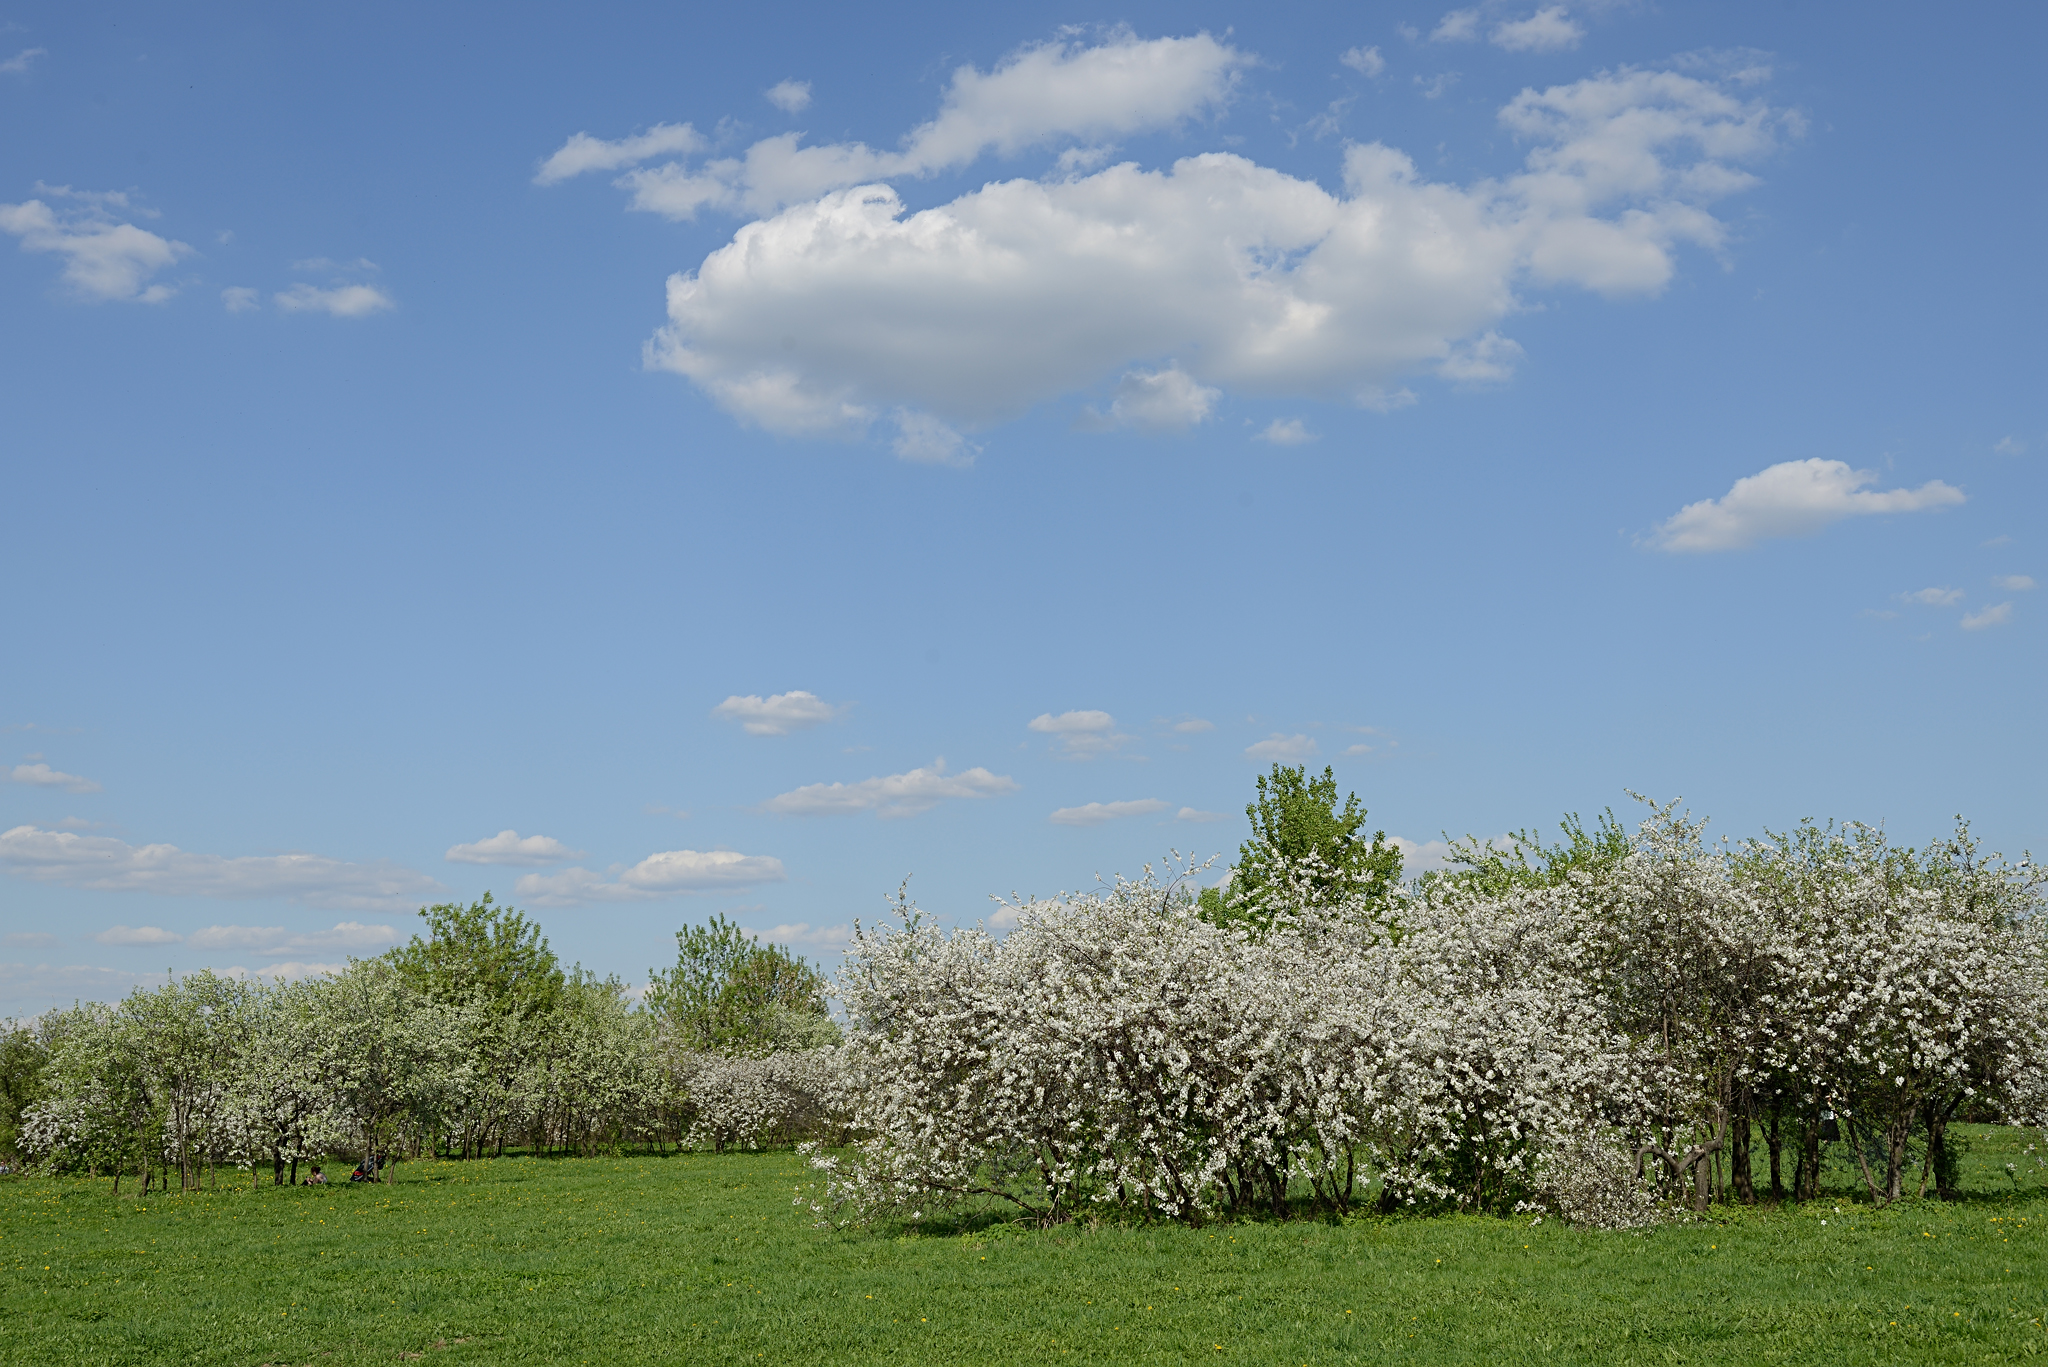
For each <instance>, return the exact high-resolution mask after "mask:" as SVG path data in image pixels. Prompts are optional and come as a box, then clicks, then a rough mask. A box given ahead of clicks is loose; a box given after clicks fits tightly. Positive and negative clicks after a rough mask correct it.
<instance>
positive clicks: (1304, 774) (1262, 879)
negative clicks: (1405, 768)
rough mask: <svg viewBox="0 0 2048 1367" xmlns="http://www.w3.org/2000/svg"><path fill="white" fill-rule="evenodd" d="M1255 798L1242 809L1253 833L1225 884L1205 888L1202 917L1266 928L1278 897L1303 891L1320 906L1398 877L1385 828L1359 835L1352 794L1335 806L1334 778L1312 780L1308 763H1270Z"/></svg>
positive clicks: (1374, 895)
mask: <svg viewBox="0 0 2048 1367" xmlns="http://www.w3.org/2000/svg"><path fill="white" fill-rule="evenodd" d="M1257 788H1258V796H1257V797H1256V798H1255V799H1254V800H1253V801H1252V802H1251V803H1249V804H1248V805H1247V806H1246V807H1245V809H1244V814H1245V816H1246V817H1247V818H1248V819H1249V820H1250V821H1251V823H1252V838H1251V839H1249V840H1247V841H1245V842H1244V844H1243V845H1242V846H1241V847H1240V848H1239V850H1238V857H1237V866H1236V868H1235V870H1234V873H1233V876H1232V878H1231V880H1230V882H1229V884H1228V886H1227V887H1224V888H1207V889H1204V890H1203V892H1202V895H1201V899H1200V906H1201V910H1202V915H1203V916H1204V918H1206V919H1208V920H1210V921H1214V922H1216V923H1217V924H1219V925H1220V924H1228V923H1232V922H1236V923H1243V924H1251V925H1266V924H1268V923H1270V922H1271V920H1272V917H1273V915H1274V914H1275V910H1276V906H1275V903H1276V899H1278V898H1280V897H1281V896H1282V895H1283V894H1284V895H1285V896H1286V897H1288V898H1294V897H1299V896H1301V895H1303V894H1304V893H1306V894H1307V895H1309V896H1310V897H1312V899H1313V900H1314V901H1315V902H1316V903H1317V904H1318V905H1322V906H1335V905H1337V904H1339V903H1342V902H1346V901H1350V900H1354V899H1359V898H1363V899H1367V900H1375V899H1378V898H1381V897H1384V896H1386V895H1387V894H1388V893H1389V892H1391V891H1393V889H1394V888H1395V887H1396V886H1398V885H1399V883H1400V881H1401V851H1400V848H1399V847H1398V846H1396V845H1392V844H1389V843H1388V841H1387V835H1386V832H1385V831H1375V832H1373V835H1372V838H1371V839H1370V840H1368V839H1366V837H1365V835H1364V834H1363V832H1364V828H1365V818H1366V815H1367V813H1366V810H1365V808H1364V807H1362V806H1361V805H1359V801H1358V794H1356V793H1351V794H1348V795H1347V796H1346V797H1345V799H1344V803H1343V806H1341V807H1339V806H1338V804H1337V775H1336V773H1335V771H1334V770H1332V769H1330V768H1328V767H1327V766H1326V767H1325V768H1324V769H1323V772H1322V775H1321V776H1320V777H1312V776H1311V775H1310V774H1309V772H1308V767H1307V766H1306V765H1298V766H1289V765H1285V764H1276V765H1274V766H1273V772H1272V773H1270V774H1261V775H1260V776H1259V778H1258V783H1257Z"/></svg>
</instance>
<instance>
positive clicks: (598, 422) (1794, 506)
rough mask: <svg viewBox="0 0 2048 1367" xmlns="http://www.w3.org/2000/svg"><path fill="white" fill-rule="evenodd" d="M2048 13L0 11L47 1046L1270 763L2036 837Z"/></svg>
mask: <svg viewBox="0 0 2048 1367" xmlns="http://www.w3.org/2000/svg"><path fill="white" fill-rule="evenodd" d="M2044 28H2048V20H2044V18H2043V17H2042V15H2041V12H2040V11H2039V10H2038V8H2035V7H2028V6H2018V5H2013V6H2002V7H2001V6H1985V7H1980V8H1977V9H1973V10H1972V11H1971V12H1970V14H1969V16H1968V17H1967V19H1964V18H1962V17H1960V16H1956V15H1947V14H1937V13H1935V12H1932V11H1924V10H1923V11H1911V10H1908V9H1906V8H1903V7H1896V8H1895V7H1880V8H1879V9H1876V10H1873V9H1871V8H1870V7H1864V6H1849V5H1818V4H1810V3H1808V4H1799V5H1796V6H1793V5H1780V4H1770V5H1754V6H1749V5H1716V6H1665V7H1655V6H1648V5H1639V6H1629V5H1620V6H1614V5H1607V6H1586V5H1562V6H1558V5H1550V6H1544V5H1535V4H1529V3H1526V2H1525V3H1521V4H1515V5H1480V6H1477V7H1473V8H1469V9H1452V10H1446V9H1444V8H1442V7H1441V6H1439V7H1435V8H1428V7H1401V6H1389V7H1373V8H1364V7H1350V8H1344V9H1341V10H1340V9H1338V8H1335V7H1313V8H1311V7H1290V6H1261V7H1251V8H1235V7H1231V6H1227V5H1221V4H1206V3H1200V4H1177V5H1173V6H1170V7H1169V6H1163V5H1157V6H1135V7H1124V8H1120V9H1117V10H1113V11H1090V10H1077V9H1073V8H1070V7H1064V6H1009V7H1004V8H1003V9H1002V11H1001V13H1000V14H999V15H998V14H996V13H995V12H993V11H988V10H981V9H975V8H974V7H960V6H926V7H918V6H910V5H899V6H895V7H892V8H891V9H890V10H889V11H887V13H886V14H884V15H880V16H878V14H877V12H875V11H872V10H868V11H851V10H848V9H846V8H845V7H837V6H835V7H809V6H749V7H733V8H732V9H731V10H729V11H722V12H714V11H711V10H709V9H705V8H691V7H672V6H664V7H614V8H609V9H593V8H590V7H576V8H574V9H568V8H562V9H540V8H507V7H502V6H494V7H491V8H488V9H485V8H482V7H461V6H447V7H439V8H437V9H435V10H433V11H431V12H427V13H422V12H421V11H419V9H418V8H417V7H412V6H408V7H404V8H399V7H396V6H388V7H380V6H372V5H364V6H353V7H349V8H348V9H346V10H345V11H331V12H320V13H315V12H314V11H311V10H305V9H279V8H277V7H272V6H253V5H252V6H244V7H185V8H183V9H182V10H181V11H179V12H177V13H170V12H166V11H164V10H162V8H161V7H156V6H147V7H145V6H132V7H127V6H118V5H94V6H78V5H63V6H59V5H54V4H41V5H39V4H27V5H16V6H14V7H12V8H11V9H8V10H6V11H4V12H0V48H4V51H0V121H4V126H5V128H6V129H7V136H6V137H4V138H0V317H4V320H5V325H4V327H0V412H4V415H5V416H4V421H0V468H4V474H5V488H6V490H7V498H6V509H7V514H8V516H7V518H6V534H5V536H4V537H0V572H4V575H5V582H6V584H7V586H8V591H7V595H6V603H7V609H6V614H5V621H6V630H5V634H4V640H5V643H6V649H5V652H4V654H0V747H4V752H0V776H5V777H6V778H7V779H8V781H7V782H5V783H0V930H4V932H5V943H4V944H0V964H4V967H0V1011H4V1012H24V1011H33V1010H37V1009H41V1008H43V1007H46V1006H49V1005H51V1004H52V1003H53V1002H59V1001H65V1002H68V1001H69V1000H71V999H72V998H73V997H74V996H79V995H83V996H88V997H90V996H110V995H118V994H120V993H122V992H124V991H125V990H127V988H128V987H129V986H131V985H132V984H134V983H136V982H139V981H149V980H151V975H153V974H159V973H161V972H162V971H163V970H164V969H165V968H167V967H168V968H172V969H178V970H184V969H189V968H196V967H199V966H202V965H210V966H213V967H216V968H222V969H228V968H235V969H241V970H243V971H246V972H265V973H280V972H282V973H297V972H306V971H316V970H317V967H318V966H319V965H322V964H333V963H338V962H341V961H342V960H343V959H344V958H345V957H346V956H347V955H348V954H350V953H365V952H374V951H375V950H377V949H379V948H381V947H383V946H384V945H385V944H388V943H390V942H391V940H392V938H393V937H394V936H402V935H405V934H409V933H411V925H410V924H409V923H410V922H411V921H412V917H411V911H412V909H414V908H415V907H417V906H418V905H420V904H421V903H422V902H425V901H435V900H444V899H449V898H464V899H467V898H470V897H473V896H476V895H479V894H481V893H482V892H483V891H484V890H486V889H489V890H491V891H493V892H494V893H495V894H496V895H497V896H498V897H499V898H500V900H509V901H512V902H513V903H515V904H516V905H519V906H521V907H522V908H525V909H527V910H529V911H530V912H531V913H532V914H534V915H535V916H537V918H538V919H539V920H540V922H541V923H542V925H543V926H544V928H545V929H546V931H547V933H548V934H549V935H550V937H551V938H552V940H553V942H554V944H555V945H556V947H557V948H558V949H559V950H560V951H561V952H562V953H563V954H564V956H565V958H569V959H574V960H579V961H581V962H582V963H584V964H586V965H588V966H590V967H592V968H595V969H598V970H600V971H604V972H618V973H619V974H621V975H622V976H624V977H626V978H627V979H628V980H630V981H635V982H637V981H639V979H640V976H641V974H642V973H643V972H644V970H645V969H646V967H647V966H648V965H650V964H655V963H659V962H662V961H664V960H666V959H667V958H668V957H669V956H670V955H671V954H672V952H673V951H672V942H671V940H670V936H671V933H672V932H673V930H674V929H675V928H676V926H678V925H679V924H681V923H683V922H684V921H700V920H703V919H704V918H706V917H708V916H709V915H711V914H712V913H714V912H722V913H725V914H729V915H732V916H734V917H736V919H738V920H740V921H741V922H742V923H743V924H745V925H747V926H749V927H751V928H754V929H756V930H759V931H761V932H763V933H772V934H778V935H779V936H780V937H781V938H783V939H785V940H788V941H790V942H792V943H794V944H795V945H796V946H797V947H798V948H799V949H801V950H802V951H804V952H806V953H808V954H811V955H813V956H814V957H818V958H821V959H823V960H825V961H826V962H827V963H830V962H832V961H833V960H835V959H836V952H837V950H836V946H837V945H838V944H839V943H841V942H842V941H843V929H842V928H843V927H844V926H846V925H847V924H848V923H850V922H851V921H852V920H853V919H854V918H855V917H856V916H858V917H863V918H870V919H871V918H873V917H874V916H875V915H877V914H878V913H880V912H881V911H882V909H883V906H884V899H885V897H886V896H887V895H888V894H889V893H890V892H892V891H893V890H894V888H895V887H896V885H897V883H898V882H899V881H900V880H901V879H902V878H903V877H904V876H905V875H907V874H914V875H915V879H914V881H913V883H912V888H913V891H914V893H915V894H916V895H917V896H918V897H919V898H920V900H921V901H922V902H923V903H924V904H925V905H926V906H927V907H928V908H930V909H932V910H934V911H936V912H938V913H940V914H942V915H944V916H947V917H953V918H958V919H961V920H972V919H973V918H975V917H978V916H985V915H988V914H989V913H990V912H991V911H992V910H993V906H992V904H991V903H990V902H989V901H988V900H987V899H988V897H989V895H990V894H1009V893H1012V892H1019V893H1039V894H1046V893H1051V892H1055V891H1057V890H1059V889H1062V888H1072V887H1076V886H1082V885H1085V884H1087V883H1089V882H1090V881H1092V879H1093V877H1094V876H1095V875H1096V874H1097V873H1098V872H1099V873H1103V874H1111V873H1114V872H1117V871H1135V870H1136V869H1137V868H1138V866H1139V865H1140V864H1142V863H1143V862H1145V861H1146V860H1148V859H1151V860H1156V859H1157V858H1159V857H1160V856H1161V855H1162V854H1164V853H1165V852H1166V851H1167V850H1168V849H1169V848H1178V849H1180V850H1183V851H1193V852H1196V853H1199V854H1202V855H1208V854H1211V853H1216V852H1218V851H1230V850H1234V848H1235V846H1236V844H1237V842H1238V841H1239V840H1241V839H1242V838H1243V835H1244V821H1243V817H1242V808H1243V806H1244V804H1245V802H1246V800H1247V799H1248V797H1249V796H1250V788H1251V781H1252V777H1253V775H1254V774H1255V773H1256V772H1258V771H1259V770H1260V769H1261V768H1262V767H1263V766H1264V765H1266V764H1268V763H1271V762H1272V761H1273V760H1274V759H1288V760H1296V759H1299V760H1305V761H1308V762H1311V763H1313V764H1315V765H1317V766H1318V767H1319V766H1321V765H1322V764H1325V763H1327V764H1331V765H1334V766H1335V767H1336V769H1337V774H1338V778H1339V780H1340V782H1341V783H1342V784H1343V785H1344V786H1345V787H1347V788H1353V789H1356V790H1357V791H1358V793H1359V794H1360V796H1361V797H1362V798H1363V799H1364V800H1365V802H1366V804H1367V805H1368V806H1369V807H1370V808H1371V810H1372V814H1373V819H1372V824H1373V825H1374V826H1376V827H1377V826H1384V828H1385V829H1386V830H1387V831H1388V832H1389V833H1390V834H1393V835H1398V836H1400V837H1402V838H1403V839H1404V840H1406V841H1409V842H1411V843H1412V847H1413V861H1412V862H1411V867H1417V866H1420V865H1421V864H1424V863H1426V862H1427V861H1428V859H1429V858H1430V854H1431V851H1430V848H1429V845H1428V842H1430V841H1434V840H1437V839H1439V838H1441V836H1442V835H1443V834H1444V833H1445V832H1449V833H1451V834H1453V835H1457V834H1461V833H1466V832H1473V833H1478V834H1481V835H1492V834H1496V833H1499V832H1502V831H1505V830H1507V829H1510V828H1514V827H1520V826H1525V825H1532V824H1546V823H1550V822H1552V821H1554V820H1555V819H1556V817H1557V816H1558V815H1559V814H1560V813H1562V812H1565V811H1569V810H1578V811H1586V812H1591V811H1597V810H1599V809H1600V808H1602V807H1606V806H1609V805H1613V806H1614V807H1616V809H1617V810H1618V811H1621V812H1623V813H1624V814H1626V812H1627V811H1628V810H1629V805H1630V804H1629V802H1628V799H1627V797H1626V796H1625V793H1624V790H1625V789H1635V790H1638V791H1641V792H1645V793H1648V794H1652V795H1655V796H1658V797H1661V798H1669V797H1677V796H1682V797H1683V798H1685V799H1686V801H1687V802H1688V804H1689V805H1690V806H1691V807H1693V809H1694V810H1696V811H1700V812H1705V813H1709V814H1711V815H1712V816H1713V817H1714V818H1715V822H1716V825H1715V829H1717V830H1720V831H1722V832H1724V833H1728V834H1734V835H1741V834H1748V833H1752V832H1755V831H1757V830H1759V829H1760V828H1762V827H1765V826H1772V827H1781V826H1784V825H1787V824H1790V823H1792V822H1795V821H1797V820H1799V819H1800V818H1802V817H1806V816H1816V817H1850V818H1857V819H1863V820H1868V821H1881V822H1883V823H1885V825H1886V826H1887V828H1888V829H1890V830H1891V831H1892V832H1893V833H1894V834H1896V835H1897V836H1899V837H1901V838H1904V839H1907V840H1911V841H1919V840H1923V839H1925V838H1928V837H1929V836H1933V835H1936V834H1940V833H1942V832H1943V831H1944V830H1945V829H1946V827H1947V824H1948V822H1949V820H1950V819H1951V817H1952V816H1953V815H1954V814H1955V813H1958V812H1960V813H1964V814H1967V815H1968V816H1970V817H1971V818H1972V819H1973V821H1974V822H1975V825H1976V828H1977V830H1978V831H1979V833H1980V834H1981V835H1983V836H1984V837H1986V838H1987V839H1988V841H1989V842H1990V843H1991V844H1993V845H1995V846H1998V847H2000V848H2003V849H2006V850H2008V851H2010V852H2014V853H2017V852H2018V851H2019V850H2021V849H2023V848H2026V847H2033V848H2036V849H2039V848H2041V847H2042V846H2043V845H2048V839H2044V834H2048V831H2044V826H2048V801H2044V788H2043V785H2042V782H2041V777H2040V775H2041V772H2042V761H2043V758H2044V748H2048V747H2044V742H2048V729H2044V725H2043V709H2042V705H2041V702H2040V683H2039V679H2040V676H2041V671H2042V665H2043V663H2044V650H2043V644H2042V642H2043V636H2042V621H2043V615H2044V606H2048V604H2044V596H2043V590H2042V589H2041V588H2037V587H2035V585H2036V584H2037V583H2039V584H2043V585H2048V554H2044V549H2043V533H2044V531H2048V523H2044V506H2043V498H2044V493H2048V477H2044V473H2043V471H2044V461H2048V404H2044V401H2043V394H2044V393H2048V386H2044V385H2043V382H2042V381H2043V376H2042V361H2043V343H2042V341H2041V334H2040V329H2039V323H2038V318H2039V316H2040V313H2041V309H2042V305H2043V303H2044V293H2048V291H2044V283H2048V281H2044V269H2043V265H2042V259H2043V258H2042V255H2041V252H2040V250H2039V242H2038V238H2039V231H2040V223H2041V222H2042V216H2043V210H2044V208H2048V205H2044V198H2048V190H2044V183H2043V181H2042V179H2041V177H2040V176H2039V174H2038V171H2037V169H2036V166H2035V163H2036V161H2037V160H2038V155H2039V154H2038V149H2037V147H2036V143H2037V141H2038V135H2039V130H2040V129H2041V128H2042V127H2043V126H2044V124H2048V120H2044V115H2048V108H2044V105H2048V92H2044V89H2043V86H2042V84H2041V82H2040V80H2039V79H2038V72H2037V71H2036V70H2035V69H2034V63H2035V58H2036V56H2037V54H2038V52H2039V51H2040V48H2041V44H2042V39H2043V38H2044V36H2048V34H2044ZM504 832H511V833H513V834H512V835H511V836H501V833H504Z"/></svg>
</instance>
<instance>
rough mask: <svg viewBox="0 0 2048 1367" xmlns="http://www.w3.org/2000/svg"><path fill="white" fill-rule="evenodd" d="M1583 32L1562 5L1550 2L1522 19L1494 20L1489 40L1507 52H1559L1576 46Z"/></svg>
mask: <svg viewBox="0 0 2048 1367" xmlns="http://www.w3.org/2000/svg"><path fill="white" fill-rule="evenodd" d="M1585 36H1586V31H1585V30H1584V29H1582V28H1580V27H1579V26H1578V25H1577V24H1575V23H1573V22H1572V19H1571V16H1570V15H1568V14H1567V13H1566V12H1565V8H1564V6H1563V5H1550V6H1547V7H1546V8H1544V9H1540V10H1537V11H1536V12H1535V13H1534V14H1532V15H1530V16H1529V17H1528V18H1526V19H1516V20H1511V21H1508V22H1504V23H1500V24H1496V25H1495V26H1494V29H1493V33H1492V34H1491V35H1490V40H1491V42H1492V43H1493V45H1494V46H1495V47H1498V48H1506V49H1507V50H1508V51H1509V52H1562V51H1564V50H1565V49H1566V48H1574V47H1577V46H1578V45H1579V40H1580V39H1581V38H1584V37H1585Z"/></svg>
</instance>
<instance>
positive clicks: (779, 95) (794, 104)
mask: <svg viewBox="0 0 2048 1367" xmlns="http://www.w3.org/2000/svg"><path fill="white" fill-rule="evenodd" d="M761 96H762V98H763V99H765V100H767V101H768V103H770V104H772V105H774V106H775V107H776V108H777V109H780V110H781V111H782V112H783V113H785V114H801V113H802V112H803V111H804V109H805V107H806V106H808V105H809V104H810V102H811V83H810V82H809V81H777V82H776V83H775V84H774V85H771V86H769V87H768V88H767V89H766V90H764V91H762V92H761Z"/></svg>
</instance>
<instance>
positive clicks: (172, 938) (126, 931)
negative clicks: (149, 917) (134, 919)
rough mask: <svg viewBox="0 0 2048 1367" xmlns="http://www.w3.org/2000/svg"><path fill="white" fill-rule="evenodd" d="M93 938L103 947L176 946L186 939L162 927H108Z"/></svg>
mask: <svg viewBox="0 0 2048 1367" xmlns="http://www.w3.org/2000/svg"><path fill="white" fill-rule="evenodd" d="M92 938H93V939H95V940H98V941H99V942H100V943H101V944H103V945H175V944H182V943H183V942H184V939H185V937H184V936H182V935H180V934H178V933H177V932H176V931H174V930H165V929H164V928H163V927H162V926H108V927H107V928H106V929H105V930H103V931H101V932H100V933H99V934H97V935H95V936H93V937H92Z"/></svg>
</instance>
